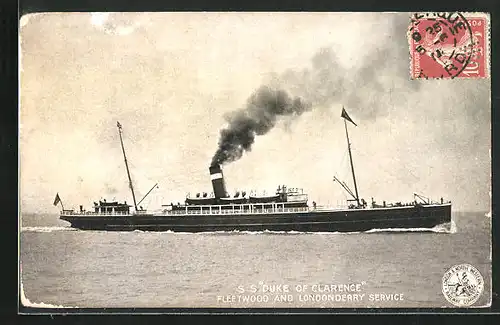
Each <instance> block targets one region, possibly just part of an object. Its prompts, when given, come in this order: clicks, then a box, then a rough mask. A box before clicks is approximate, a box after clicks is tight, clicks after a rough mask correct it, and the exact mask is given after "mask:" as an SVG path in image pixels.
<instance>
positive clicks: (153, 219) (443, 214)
mask: <svg viewBox="0 0 500 325" xmlns="http://www.w3.org/2000/svg"><path fill="white" fill-rule="evenodd" d="M341 117H342V118H343V119H344V126H345V133H346V138H347V148H348V152H349V161H350V167H351V171H352V178H353V183H354V191H352V190H351V188H350V187H349V186H348V185H347V183H346V182H343V181H341V180H339V179H338V178H336V177H334V181H335V182H338V183H339V185H340V186H341V187H342V188H343V189H344V190H345V191H346V192H347V193H348V194H349V195H350V197H351V198H350V199H349V200H348V205H347V206H346V207H343V208H332V207H325V206H320V205H317V204H316V202H314V201H313V202H311V203H310V202H309V198H308V195H307V193H304V191H303V190H301V189H297V188H289V187H287V186H286V185H280V186H278V188H277V190H276V192H275V193H274V194H272V195H257V194H255V193H245V192H237V193H236V194H235V195H233V196H230V195H228V192H227V190H226V185H225V181H224V175H223V171H222V168H221V166H220V165H219V164H213V165H212V166H210V167H209V172H210V178H211V182H212V188H213V194H212V195H208V194H207V193H203V194H197V195H196V196H195V197H189V196H187V197H186V199H185V202H184V203H182V204H181V203H177V204H173V203H171V204H168V205H162V209H161V210H160V211H157V212H149V211H147V210H145V209H143V208H142V207H141V206H140V203H141V202H142V201H143V200H144V199H145V198H146V197H147V196H148V195H149V193H151V191H152V190H153V189H154V188H156V186H157V184H155V186H153V188H151V189H150V190H149V191H148V192H147V194H146V195H145V196H144V197H143V198H142V199H141V200H140V201H139V202H136V197H135V192H134V187H133V185H132V180H131V177H130V171H129V168H128V163H127V157H126V154H125V148H124V146H123V138H122V126H121V124H120V123H119V122H118V123H117V127H118V133H119V136H120V143H121V148H122V152H123V157H124V161H125V167H126V169H127V176H128V181H129V186H130V190H131V192H132V199H133V206H132V205H130V204H127V202H126V201H125V202H123V203H120V202H116V201H115V202H106V201H105V200H102V201H99V202H98V203H97V202H94V206H93V210H91V211H86V210H84V209H83V206H81V205H80V209H79V211H74V210H65V209H64V207H63V206H62V201H61V200H60V197H59V194H57V196H56V201H55V202H54V205H57V203H60V204H61V207H62V211H61V214H60V219H62V220H65V221H68V222H70V223H71V227H74V228H78V229H82V230H117V231H129V230H143V231H175V232H211V231H266V230H268V231H298V232H355V231H367V230H371V229H387V228H425V229H430V228H433V227H435V226H438V225H442V224H449V223H450V222H451V201H448V202H444V200H443V198H441V199H440V201H439V202H435V201H433V200H431V199H429V198H427V197H424V196H422V195H419V194H417V193H413V195H414V196H413V201H411V202H408V203H401V202H396V203H386V202H385V201H383V203H382V204H377V203H376V202H375V201H374V200H373V198H372V200H371V203H370V204H368V203H367V202H366V201H365V200H364V199H360V197H359V195H358V188H357V183H356V176H355V173H354V165H353V162H352V153H351V143H350V142H349V134H348V127H347V121H349V122H351V123H353V124H354V125H356V124H355V123H354V122H353V121H352V119H351V118H350V117H349V115H348V114H347V112H346V111H345V109H344V108H342V114H341ZM132 208H133V209H132Z"/></svg>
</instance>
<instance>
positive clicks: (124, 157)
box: [116, 122, 137, 211]
mask: <svg viewBox="0 0 500 325" xmlns="http://www.w3.org/2000/svg"><path fill="white" fill-rule="evenodd" d="M116 126H117V127H118V134H119V135H120V143H121V145H122V151H123V159H124V160H125V168H126V169H127V176H128V184H129V187H130V191H132V199H133V200H134V208H135V211H137V202H136V200H135V193H134V185H133V184H132V178H131V177H130V171H129V169H128V162H127V155H126V154H125V147H124V146H123V138H122V125H121V124H120V122H116Z"/></svg>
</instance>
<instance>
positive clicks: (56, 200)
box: [54, 193, 61, 205]
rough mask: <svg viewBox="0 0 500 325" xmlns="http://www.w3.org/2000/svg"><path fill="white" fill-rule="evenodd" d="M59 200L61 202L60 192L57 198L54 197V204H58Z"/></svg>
mask: <svg viewBox="0 0 500 325" xmlns="http://www.w3.org/2000/svg"><path fill="white" fill-rule="evenodd" d="M59 202H61V198H60V197H59V193H57V194H56V198H55V199H54V205H57V204H58V203H59Z"/></svg>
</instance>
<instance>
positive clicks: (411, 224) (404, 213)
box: [60, 204, 451, 232]
mask: <svg viewBox="0 0 500 325" xmlns="http://www.w3.org/2000/svg"><path fill="white" fill-rule="evenodd" d="M60 218H61V219H62V220H65V221H68V222H70V223H71V226H72V227H74V228H78V229H83V230H107V231H133V230H143V231H174V232H210V231H235V230H237V231H265V230H268V231H299V232H354V231H367V230H371V229H386V228H432V227H435V226H437V225H440V224H445V223H449V222H451V204H442V205H424V206H408V207H397V208H377V209H349V210H329V211H314V210H313V211H307V212H293V213H290V212H287V213H272V214H265V213H261V214H232V215H227V214H224V215H221V214H205V215H203V214H190V215H168V214H165V215H164V214H158V215H156V214H139V215H133V214H130V215H120V216H105V215H78V214H73V215H71V214H69V215H68V214H65V215H61V217H60Z"/></svg>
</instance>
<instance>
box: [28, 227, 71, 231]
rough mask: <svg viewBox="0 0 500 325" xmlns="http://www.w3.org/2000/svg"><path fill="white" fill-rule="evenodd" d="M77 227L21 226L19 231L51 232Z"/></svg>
mask: <svg viewBox="0 0 500 325" xmlns="http://www.w3.org/2000/svg"><path fill="white" fill-rule="evenodd" d="M77 230H78V229H75V228H71V227H47V226H45V227H44V226H36V227H21V232H53V231H77Z"/></svg>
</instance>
